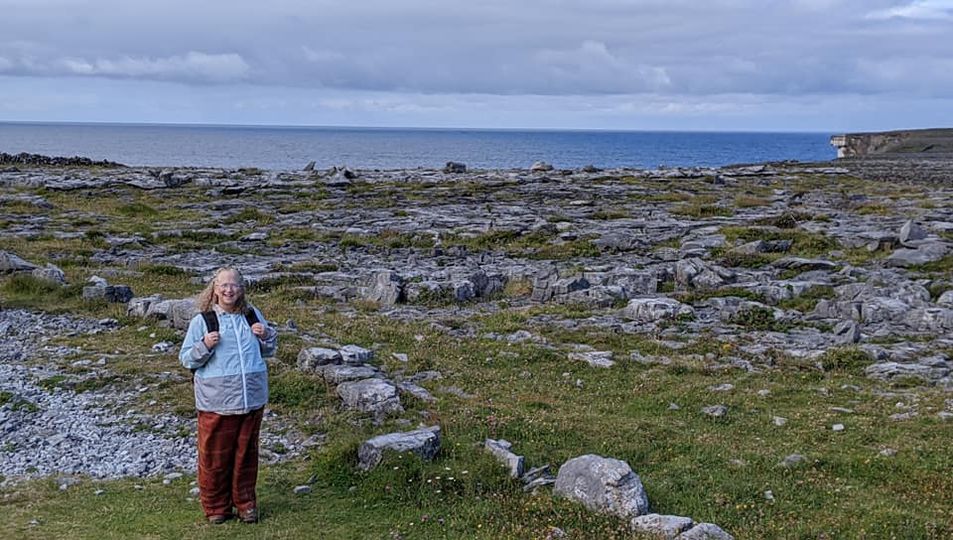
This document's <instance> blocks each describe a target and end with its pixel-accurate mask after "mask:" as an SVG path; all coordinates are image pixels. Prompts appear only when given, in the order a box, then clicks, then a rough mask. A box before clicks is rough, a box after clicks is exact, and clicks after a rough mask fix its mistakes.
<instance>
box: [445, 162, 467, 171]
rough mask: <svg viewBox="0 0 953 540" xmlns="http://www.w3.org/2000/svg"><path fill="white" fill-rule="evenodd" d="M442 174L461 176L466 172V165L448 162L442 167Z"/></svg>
mask: <svg viewBox="0 0 953 540" xmlns="http://www.w3.org/2000/svg"><path fill="white" fill-rule="evenodd" d="M443 172H445V173H448V174H462V173H465V172H467V165H466V163H459V162H456V161H448V162H447V164H446V165H444V167H443Z"/></svg>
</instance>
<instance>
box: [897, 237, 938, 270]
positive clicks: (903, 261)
mask: <svg viewBox="0 0 953 540" xmlns="http://www.w3.org/2000/svg"><path fill="white" fill-rule="evenodd" d="M948 251H949V248H948V247H947V246H946V244H944V243H941V242H930V243H925V244H923V245H920V246H918V247H917V248H916V249H898V250H896V251H894V252H893V253H891V254H890V256H889V257H887V258H886V259H885V261H884V262H886V264H887V265H889V266H899V267H902V268H908V267H910V266H919V265H921V264H927V263H931V262H936V261H939V260H940V259H942V258H943V257H945V256H946V254H947V252H948Z"/></svg>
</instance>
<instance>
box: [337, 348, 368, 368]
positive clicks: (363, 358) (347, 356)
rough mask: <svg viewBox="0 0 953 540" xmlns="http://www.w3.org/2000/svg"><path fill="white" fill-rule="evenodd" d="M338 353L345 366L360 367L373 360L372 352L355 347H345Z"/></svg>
mask: <svg viewBox="0 0 953 540" xmlns="http://www.w3.org/2000/svg"><path fill="white" fill-rule="evenodd" d="M340 352H341V360H343V361H344V363H345V364H351V365H361V364H364V363H367V362H370V361H371V360H373V359H374V351H371V350H369V349H365V348H364V347H359V346H357V345H345V346H343V347H341V351H340Z"/></svg>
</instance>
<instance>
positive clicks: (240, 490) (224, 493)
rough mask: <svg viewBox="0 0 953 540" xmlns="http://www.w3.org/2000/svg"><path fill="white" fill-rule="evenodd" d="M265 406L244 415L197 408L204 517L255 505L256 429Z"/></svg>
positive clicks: (245, 510) (258, 428)
mask: <svg viewBox="0 0 953 540" xmlns="http://www.w3.org/2000/svg"><path fill="white" fill-rule="evenodd" d="M263 411H264V407H262V408H261V409H258V410H256V411H252V412H250V413H247V414H235V415H224V414H216V413H212V412H205V411H199V436H198V443H199V444H198V445H199V459H198V462H199V490H200V492H201V494H200V499H201V501H202V509H203V510H205V515H206V516H220V515H231V513H232V507H233V506H234V507H235V508H237V509H238V512H239V513H242V512H247V511H248V510H250V509H252V508H256V507H257V501H256V497H255V485H256V483H257V482H258V432H259V430H260V429H261V416H262V412H263Z"/></svg>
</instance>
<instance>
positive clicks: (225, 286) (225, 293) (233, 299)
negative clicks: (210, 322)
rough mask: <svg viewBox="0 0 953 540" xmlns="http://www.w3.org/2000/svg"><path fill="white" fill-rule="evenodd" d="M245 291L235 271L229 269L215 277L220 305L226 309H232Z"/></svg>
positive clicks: (216, 293)
mask: <svg viewBox="0 0 953 540" xmlns="http://www.w3.org/2000/svg"><path fill="white" fill-rule="evenodd" d="M243 294H245V291H243V290H242V285H241V280H240V279H238V275H237V274H235V272H232V271H230V270H227V271H225V272H222V273H221V274H219V275H218V277H217V278H216V279H215V295H216V296H218V305H220V306H222V308H223V309H225V311H232V310H234V309H235V305H236V304H237V303H238V301H239V300H241V298H242V295H243Z"/></svg>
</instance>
